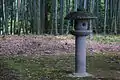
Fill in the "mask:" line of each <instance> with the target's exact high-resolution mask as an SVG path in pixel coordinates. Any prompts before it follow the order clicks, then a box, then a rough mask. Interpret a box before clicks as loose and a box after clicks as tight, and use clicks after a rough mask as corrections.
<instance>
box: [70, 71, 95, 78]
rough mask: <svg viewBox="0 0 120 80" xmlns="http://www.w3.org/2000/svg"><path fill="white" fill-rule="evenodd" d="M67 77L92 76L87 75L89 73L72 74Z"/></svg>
mask: <svg viewBox="0 0 120 80" xmlns="http://www.w3.org/2000/svg"><path fill="white" fill-rule="evenodd" d="M69 77H93V75H91V74H89V73H87V72H86V73H73V74H70V75H69Z"/></svg>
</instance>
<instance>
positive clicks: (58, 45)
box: [0, 35, 120, 55]
mask: <svg viewBox="0 0 120 80" xmlns="http://www.w3.org/2000/svg"><path fill="white" fill-rule="evenodd" d="M74 51H75V41H74V37H73V36H33V35H29V36H5V37H2V36H0V55H38V54H39V55H52V54H55V55H58V54H72V53H74ZM87 51H88V52H89V53H99V52H102V53H120V43H117V44H116V43H113V44H102V43H99V42H96V41H90V40H87Z"/></svg>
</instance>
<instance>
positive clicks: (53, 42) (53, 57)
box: [0, 35, 120, 80]
mask: <svg viewBox="0 0 120 80" xmlns="http://www.w3.org/2000/svg"><path fill="white" fill-rule="evenodd" d="M74 50H75V42H74V36H71V35H68V36H48V35H46V36H33V35H29V36H6V37H2V36H1V37H0V80H120V76H119V75H120V67H119V66H120V36H112V35H108V36H100V35H95V36H94V37H93V39H92V40H90V39H89V37H87V53H88V54H87V71H88V72H90V73H91V74H92V75H94V76H93V77H88V78H72V77H69V76H68V74H72V73H73V72H74V68H75V67H74V65H75V61H74V58H75V56H74ZM13 55H15V56H13Z"/></svg>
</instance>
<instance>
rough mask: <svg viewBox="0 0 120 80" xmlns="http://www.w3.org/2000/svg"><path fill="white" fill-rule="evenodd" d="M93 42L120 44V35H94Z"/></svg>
mask: <svg viewBox="0 0 120 80" xmlns="http://www.w3.org/2000/svg"><path fill="white" fill-rule="evenodd" d="M93 40H95V41H98V42H101V43H113V42H116V43H117V42H120V35H116V36H115V35H105V36H103V35H94V37H93Z"/></svg>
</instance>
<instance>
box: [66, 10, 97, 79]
mask: <svg viewBox="0 0 120 80" xmlns="http://www.w3.org/2000/svg"><path fill="white" fill-rule="evenodd" d="M65 18H66V19H70V20H75V26H74V28H75V30H74V31H72V32H71V34H73V35H75V73H73V74H70V75H69V76H71V77H88V76H92V75H91V74H89V73H87V72H86V36H88V35H89V34H90V33H91V32H92V31H90V30H88V23H89V21H90V19H94V18H95V17H93V16H92V14H91V13H88V12H86V11H77V12H71V13H70V14H68V15H67V16H66V17H65Z"/></svg>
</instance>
